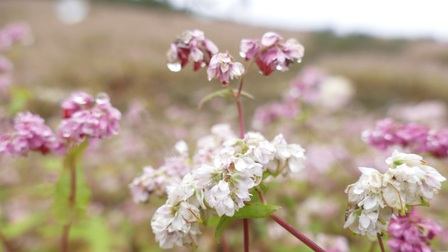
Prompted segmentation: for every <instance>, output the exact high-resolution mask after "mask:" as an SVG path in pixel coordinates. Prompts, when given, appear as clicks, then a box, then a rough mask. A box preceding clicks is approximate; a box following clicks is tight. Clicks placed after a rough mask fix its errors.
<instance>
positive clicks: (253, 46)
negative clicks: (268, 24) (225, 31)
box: [240, 39, 261, 60]
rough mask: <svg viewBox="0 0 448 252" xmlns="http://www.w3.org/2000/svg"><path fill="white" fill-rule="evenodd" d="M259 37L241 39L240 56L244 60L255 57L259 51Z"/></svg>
mask: <svg viewBox="0 0 448 252" xmlns="http://www.w3.org/2000/svg"><path fill="white" fill-rule="evenodd" d="M260 43H261V41H260V39H243V40H241V44H240V56H241V57H243V58H244V59H245V60H251V59H253V58H255V57H256V56H257V54H258V52H260V47H261V44H260Z"/></svg>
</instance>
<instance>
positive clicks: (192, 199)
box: [131, 125, 305, 248]
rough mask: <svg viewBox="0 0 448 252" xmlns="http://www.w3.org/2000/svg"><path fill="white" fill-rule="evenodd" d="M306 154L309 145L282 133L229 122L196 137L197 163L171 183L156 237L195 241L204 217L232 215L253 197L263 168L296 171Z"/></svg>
mask: <svg viewBox="0 0 448 252" xmlns="http://www.w3.org/2000/svg"><path fill="white" fill-rule="evenodd" d="M304 159H305V150H304V149H303V148H302V147H300V145H297V144H288V143H287V142H286V141H285V139H284V138H283V136H282V135H278V136H276V137H275V138H274V140H272V141H268V140H266V139H265V138H264V137H263V136H262V135H261V134H260V133H255V132H249V133H247V134H246V135H245V136H244V138H243V139H240V138H237V137H236V136H235V134H234V133H233V132H232V131H231V130H230V127H229V126H227V125H217V126H215V127H213V128H212V134H211V135H210V136H207V137H203V138H201V139H200V140H199V141H198V143H197V150H196V153H195V154H194V155H193V157H192V158H191V160H190V161H191V162H192V165H191V167H193V169H192V170H191V171H190V172H189V173H188V174H186V175H185V176H184V177H183V179H182V182H179V183H177V184H172V185H170V186H167V194H168V200H167V201H166V203H165V204H164V205H163V206H162V207H160V208H159V209H158V210H157V211H156V213H155V214H154V217H153V219H152V222H151V226H152V229H153V232H154V233H155V236H156V240H157V241H158V242H159V243H160V246H161V247H162V248H171V247H173V246H174V245H185V244H193V245H194V244H196V240H197V236H198V235H199V234H200V231H199V226H198V224H199V223H201V222H202V219H201V218H204V216H209V215H211V214H217V215H219V216H223V215H226V216H233V215H234V214H235V212H236V211H238V210H239V209H240V208H242V207H244V206H245V202H247V201H250V200H251V196H252V194H251V192H250V190H251V189H253V188H255V187H256V186H258V185H260V183H261V182H262V180H263V175H264V174H268V175H272V176H274V177H275V176H277V175H279V174H281V175H284V176H286V175H288V174H289V173H290V172H298V171H300V170H301V169H302V168H303V161H304ZM153 178H154V179H152V180H151V179H149V180H151V182H154V183H157V182H156V181H157V179H156V178H157V177H156V176H154V177H153ZM140 180H141V179H140ZM140 180H137V182H135V184H138V183H139V181H140ZM133 184H134V182H133ZM133 184H131V188H135V187H134V186H133ZM137 195H138V194H137ZM143 198H144V197H143ZM137 199H138V197H137ZM137 201H141V200H137ZM201 216H202V217H201Z"/></svg>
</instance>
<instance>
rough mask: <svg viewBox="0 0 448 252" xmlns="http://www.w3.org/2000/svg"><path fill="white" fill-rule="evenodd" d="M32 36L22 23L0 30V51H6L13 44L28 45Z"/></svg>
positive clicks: (12, 24) (26, 26) (27, 27)
mask: <svg viewBox="0 0 448 252" xmlns="http://www.w3.org/2000/svg"><path fill="white" fill-rule="evenodd" d="M31 41H32V36H31V32H30V28H29V26H28V25H26V24H24V23H11V24H8V25H6V26H5V27H3V29H1V30H0V51H6V50H8V49H9V48H10V47H11V46H12V45H13V44H14V43H16V42H23V43H25V44H26V43H30V42H31Z"/></svg>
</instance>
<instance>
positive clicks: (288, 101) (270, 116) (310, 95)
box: [252, 68, 326, 129]
mask: <svg viewBox="0 0 448 252" xmlns="http://www.w3.org/2000/svg"><path fill="white" fill-rule="evenodd" d="M325 76H326V75H324V74H323V73H322V72H320V71H319V70H317V69H315V68H306V69H305V70H304V71H303V72H302V73H300V74H299V75H298V77H297V78H296V79H294V80H293V81H292V82H291V87H290V89H289V91H288V92H286V94H285V95H284V97H283V99H282V101H280V102H276V103H272V104H267V105H265V106H261V107H259V108H258V109H257V110H256V111H255V115H254V119H253V122H252V126H253V127H254V128H255V129H262V128H264V127H266V126H267V125H269V124H271V123H272V122H274V121H276V120H278V119H280V118H286V119H293V118H295V117H296V116H297V115H298V113H299V112H300V106H299V104H300V103H301V102H306V103H316V102H317V100H318V96H319V94H318V85H319V83H320V82H322V81H323V79H324V78H325Z"/></svg>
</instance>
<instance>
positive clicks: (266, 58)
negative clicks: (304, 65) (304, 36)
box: [240, 32, 304, 75]
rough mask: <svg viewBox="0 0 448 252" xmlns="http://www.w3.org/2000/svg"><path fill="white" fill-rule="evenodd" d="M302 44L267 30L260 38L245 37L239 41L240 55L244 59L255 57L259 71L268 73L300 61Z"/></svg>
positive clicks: (302, 49)
mask: <svg viewBox="0 0 448 252" xmlns="http://www.w3.org/2000/svg"><path fill="white" fill-rule="evenodd" d="M303 54H304V48H303V46H302V45H301V44H300V43H299V42H298V41H297V40H295V39H288V40H287V41H284V39H283V38H282V37H281V36H280V35H278V34H277V33H274V32H267V33H265V34H264V35H263V37H262V38H261V40H256V39H253V40H250V39H245V40H243V41H242V42H241V46H240V55H241V56H242V57H244V58H245V59H246V60H250V59H253V58H255V61H256V63H257V65H258V68H259V70H260V73H262V74H263V75H269V74H271V73H272V72H273V71H274V70H279V71H286V70H288V69H289V65H290V64H291V63H292V62H294V61H298V62H300V61H301V59H302V57H303Z"/></svg>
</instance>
